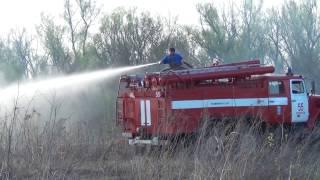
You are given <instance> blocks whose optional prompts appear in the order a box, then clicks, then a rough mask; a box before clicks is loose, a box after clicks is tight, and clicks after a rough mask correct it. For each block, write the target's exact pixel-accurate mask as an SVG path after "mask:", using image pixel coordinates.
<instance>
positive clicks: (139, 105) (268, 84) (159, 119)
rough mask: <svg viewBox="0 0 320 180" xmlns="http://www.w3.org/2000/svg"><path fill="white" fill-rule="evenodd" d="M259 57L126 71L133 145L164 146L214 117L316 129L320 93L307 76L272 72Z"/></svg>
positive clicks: (123, 84)
mask: <svg viewBox="0 0 320 180" xmlns="http://www.w3.org/2000/svg"><path fill="white" fill-rule="evenodd" d="M273 72H274V67H273V66H265V65H261V64H260V61H259V60H252V61H245V62H240V63H232V64H224V65H217V66H212V67H206V68H197V69H187V70H178V71H169V72H164V73H163V72H153V73H146V74H145V76H139V75H123V76H121V78H120V82H119V91H118V97H117V124H118V125H119V126H120V127H121V129H122V132H123V133H122V134H123V136H125V137H127V138H128V139H129V143H130V144H154V145H158V144H161V143H162V141H163V142H165V140H166V138H167V137H170V136H174V135H178V134H191V133H195V132H197V130H198V129H199V128H200V124H201V121H202V120H203V119H204V117H206V118H209V119H210V120H211V119H212V120H219V119H222V118H236V117H241V116H246V117H248V116H249V117H259V118H260V119H261V120H263V121H264V122H265V123H266V124H271V125H275V124H288V125H292V124H296V123H300V124H303V125H305V126H306V127H308V128H313V127H314V126H315V124H316V120H317V119H318V118H319V117H320V97H319V96H317V95H315V94H314V90H313V91H312V92H311V93H308V92H307V90H306V84H305V81H304V78H303V77H302V76H299V75H293V74H290V73H289V74H282V75H277V74H272V73H273Z"/></svg>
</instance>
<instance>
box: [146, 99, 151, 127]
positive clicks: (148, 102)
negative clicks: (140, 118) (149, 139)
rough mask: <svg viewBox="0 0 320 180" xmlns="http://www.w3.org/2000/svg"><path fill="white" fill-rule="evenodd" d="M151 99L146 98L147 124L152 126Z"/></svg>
mask: <svg viewBox="0 0 320 180" xmlns="http://www.w3.org/2000/svg"><path fill="white" fill-rule="evenodd" d="M150 106H151V105H150V100H146V112H147V126H151V108H150Z"/></svg>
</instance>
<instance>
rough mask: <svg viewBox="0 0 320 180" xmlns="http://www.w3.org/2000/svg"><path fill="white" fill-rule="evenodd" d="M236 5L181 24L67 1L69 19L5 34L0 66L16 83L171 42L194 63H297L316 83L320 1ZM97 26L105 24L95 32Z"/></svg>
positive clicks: (126, 60) (132, 56) (135, 56)
mask: <svg viewBox="0 0 320 180" xmlns="http://www.w3.org/2000/svg"><path fill="white" fill-rule="evenodd" d="M235 2H236V1H229V3H227V4H226V6H225V7H226V8H219V7H218V6H217V5H216V4H214V2H212V3H201V4H198V5H197V6H196V7H195V8H196V9H197V11H198V14H199V23H198V24H196V25H180V24H178V23H177V19H176V18H171V19H168V18H164V17H161V16H151V14H150V12H147V11H144V12H141V11H139V9H136V8H131V9H125V8H117V9H115V10H113V11H112V12H103V10H102V9H101V8H100V7H99V5H98V4H97V2H96V1H94V0H65V1H64V12H63V16H62V18H63V19H62V20H63V21H62V22H63V23H59V22H60V21H61V19H59V21H57V19H54V18H53V17H51V16H49V15H46V14H41V23H40V24H38V25H37V26H36V27H37V28H36V29H37V33H36V34H35V35H31V34H30V33H28V32H27V31H26V30H25V29H22V30H16V31H14V32H11V33H10V34H8V35H7V36H6V37H2V38H1V40H0V71H1V72H2V75H3V78H4V79H5V80H6V81H7V82H12V81H17V80H20V79H25V78H34V77H38V76H41V75H51V74H55V73H65V74H69V73H75V72H80V71H84V70H93V69H99V68H107V67H110V66H125V65H136V64H143V63H149V62H156V61H158V60H159V59H160V58H161V57H162V56H163V55H164V53H165V52H166V49H167V48H168V47H171V46H172V47H175V48H176V49H178V50H179V51H180V52H181V53H182V54H183V56H184V58H185V59H186V61H188V62H190V63H192V64H193V65H195V66H205V65H209V64H211V63H212V60H213V59H220V60H222V61H224V62H234V61H239V60H247V59H254V58H259V59H261V60H262V62H263V63H268V64H274V65H275V66H276V69H277V71H279V72H281V71H285V70H286V69H287V68H288V67H289V66H290V67H292V69H293V71H294V72H296V73H299V74H303V75H305V76H306V77H309V78H313V79H315V80H317V72H318V70H319V65H320V61H319V56H320V23H319V17H320V16H319V11H318V3H319V2H318V1H317V0H301V1H299V2H296V1H294V0H291V1H287V2H285V3H284V4H283V5H282V6H280V7H272V8H268V9H266V8H264V6H263V1H262V0H243V1H242V2H241V3H240V4H239V3H235ZM98 17H99V18H98ZM94 26H98V27H99V28H98V30H97V31H95V32H93V31H92V30H93V28H94ZM318 82H320V81H318ZM318 84H319V83H318Z"/></svg>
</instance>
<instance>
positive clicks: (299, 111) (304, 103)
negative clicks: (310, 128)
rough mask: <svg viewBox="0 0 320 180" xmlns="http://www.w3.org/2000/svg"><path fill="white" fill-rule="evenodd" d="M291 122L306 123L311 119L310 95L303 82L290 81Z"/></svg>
mask: <svg viewBox="0 0 320 180" xmlns="http://www.w3.org/2000/svg"><path fill="white" fill-rule="evenodd" d="M290 91H291V120H292V122H293V123H296V122H306V121H307V120H308V118H309V106H308V104H309V103H308V95H307V92H306V89H305V86H304V83H303V81H302V80H290Z"/></svg>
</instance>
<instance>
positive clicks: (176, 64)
mask: <svg viewBox="0 0 320 180" xmlns="http://www.w3.org/2000/svg"><path fill="white" fill-rule="evenodd" d="M182 63H183V57H182V56H181V55H180V54H179V53H176V50H175V49H174V48H173V47H172V48H169V51H168V54H167V55H166V56H164V57H163V58H162V60H161V61H159V64H169V66H170V68H166V69H164V70H162V71H168V70H170V69H172V70H181V69H185V68H184V67H182Z"/></svg>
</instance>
